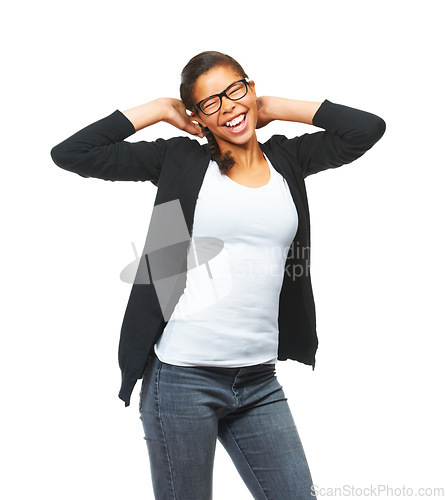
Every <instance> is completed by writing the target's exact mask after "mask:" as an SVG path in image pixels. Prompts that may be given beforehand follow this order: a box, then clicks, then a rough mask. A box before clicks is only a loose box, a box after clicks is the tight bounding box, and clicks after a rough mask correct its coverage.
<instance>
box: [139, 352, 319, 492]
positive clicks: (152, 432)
mask: <svg viewBox="0 0 445 500" xmlns="http://www.w3.org/2000/svg"><path fill="white" fill-rule="evenodd" d="M139 412H140V418H141V420H142V425H143V428H144V439H145V440H146V444H147V448H148V454H149V461H150V470H151V476H152V482H153V490H154V493H155V498H156V500H173V499H175V500H210V499H211V498H212V477H213V463H214V455H215V447H216V440H217V439H218V440H219V441H220V442H221V444H222V445H223V446H224V448H225V449H226V450H227V452H228V453H229V455H230V457H231V459H232V461H233V463H234V464H235V466H236V468H237V470H238V472H239V474H240V475H241V477H242V479H243V481H244V482H245V484H246V486H247V487H248V489H249V490H250V492H251V494H252V496H253V498H255V499H267V500H272V499H273V500H309V499H310V500H313V499H315V498H316V497H315V496H314V494H313V492H312V490H311V486H312V478H311V474H310V471H309V467H308V464H307V461H306V457H305V454H304V451H303V447H302V444H301V441H300V438H299V435H298V432H297V428H296V426H295V423H294V420H293V418H292V414H291V412H290V409H289V406H288V403H287V398H286V397H285V395H284V392H283V388H282V386H281V385H280V384H279V382H278V380H277V378H276V373H275V365H273V364H259V365H255V366H246V367H240V368H225V367H224V368H223V367H196V366H192V367H185V366H176V365H171V364H168V363H163V362H162V361H161V360H160V359H159V358H158V357H157V356H156V355H153V358H152V359H151V360H150V361H149V363H148V364H147V368H146V370H145V373H144V377H143V379H142V386H141V391H140V395H139ZM228 480H230V478H228Z"/></svg>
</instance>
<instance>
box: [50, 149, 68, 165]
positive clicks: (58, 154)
mask: <svg viewBox="0 0 445 500" xmlns="http://www.w3.org/2000/svg"><path fill="white" fill-rule="evenodd" d="M50 154H51V158H52V160H53V162H54V163H55V164H56V165H57V166H58V167H60V168H64V169H66V163H67V161H66V155H65V154H64V150H63V148H62V145H61V144H57V146H54V147H53V148H52V149H51V152H50Z"/></svg>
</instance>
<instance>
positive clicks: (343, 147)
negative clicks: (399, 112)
mask: <svg viewBox="0 0 445 500" xmlns="http://www.w3.org/2000/svg"><path fill="white" fill-rule="evenodd" d="M257 102H258V108H259V112H258V123H257V128H260V127H263V126H264V125H267V123H269V122H271V121H272V120H284V121H293V122H301V123H307V124H309V125H315V126H316V127H320V128H323V129H324V131H322V132H314V133H308V134H303V135H302V136H299V137H295V138H293V139H286V141H284V139H285V137H284V136H281V137H282V140H283V142H282V145H283V146H285V147H286V148H288V149H289V151H290V152H291V153H292V154H295V156H296V160H297V162H298V164H299V165H301V167H302V172H303V176H304V177H307V176H308V175H311V174H315V173H317V172H320V171H322V170H326V169H328V168H337V167H340V166H341V165H345V164H347V163H351V162H352V161H354V160H356V159H357V158H359V157H360V156H362V155H363V154H364V153H365V152H366V151H368V150H369V149H370V148H371V147H372V146H373V145H374V144H375V143H376V142H377V141H378V140H379V139H380V138H381V137H382V136H383V134H384V133H385V130H386V123H385V121H384V120H383V119H382V118H380V117H379V116H377V115H375V114H372V113H369V112H367V111H362V110H359V109H355V108H351V107H349V106H344V105H342V104H335V103H333V102H331V101H328V100H327V99H325V100H324V101H323V102H321V103H320V102H311V101H297V100H291V99H284V98H281V97H260V98H258V101H257Z"/></svg>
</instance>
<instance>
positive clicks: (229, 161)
mask: <svg viewBox="0 0 445 500" xmlns="http://www.w3.org/2000/svg"><path fill="white" fill-rule="evenodd" d="M217 67H223V68H232V69H234V70H235V71H236V72H237V73H239V75H240V76H241V78H248V76H247V74H246V72H245V71H244V70H243V68H242V67H241V65H240V64H239V63H238V62H237V61H235V59H233V58H232V57H230V56H228V55H227V54H223V53H222V52H217V51H214V50H208V51H206V52H201V53H200V54H198V55H196V56H195V57H193V58H192V59H190V61H189V62H188V63H187V64H186V65H185V67H184V69H183V70H182V73H181V85H180V88H179V92H180V95H181V100H182V102H183V103H184V106H185V107H186V108H187V109H188V110H190V111H193V112H194V113H198V109H197V108H196V106H195V100H194V95H193V90H194V88H195V83H196V80H198V78H199V77H200V76H201V75H204V74H205V73H207V72H209V71H210V70H211V69H213V68H217ZM202 132H203V134H204V135H205V137H206V139H207V142H208V143H209V149H210V154H211V158H212V160H215V161H216V163H217V164H218V166H219V170H220V172H221V174H225V173H227V172H228V171H229V170H230V169H231V168H232V167H233V165H234V164H235V160H234V158H233V156H232V155H231V152H230V151H226V152H225V153H224V155H223V156H222V157H221V151H220V150H219V146H218V143H217V142H216V139H215V136H214V135H213V134H212V132H210V130H209V129H208V127H202Z"/></svg>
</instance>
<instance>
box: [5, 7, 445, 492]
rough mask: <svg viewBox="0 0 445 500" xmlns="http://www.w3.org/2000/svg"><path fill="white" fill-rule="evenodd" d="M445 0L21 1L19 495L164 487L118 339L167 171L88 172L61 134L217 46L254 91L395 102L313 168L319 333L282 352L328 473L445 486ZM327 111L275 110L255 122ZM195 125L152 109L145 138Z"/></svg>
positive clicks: (11, 379) (314, 453) (9, 424)
mask: <svg viewBox="0 0 445 500" xmlns="http://www.w3.org/2000/svg"><path fill="white" fill-rule="evenodd" d="M440 4H441V2H439V1H437V2H434V1H430V0H424V1H423V2H411V1H403V2H402V1H400V2H399V1H392V2H391V1H390V0H387V1H385V2H384V1H373V2H357V1H355V2H354V1H336V2H332V1H330V2H329V1H314V2H311V1H309V0H307V1H305V2H299V1H281V2H280V1H275V2H271V3H261V2H259V3H253V2H251V1H245V2H241V1H240V2H235V3H233V2H217V3H216V2H215V3H210V2H183V3H181V4H179V3H176V2H168V1H164V2H148V1H145V2H143V1H131V0H130V1H127V2H125V3H124V2H121V1H119V2H118V1H115V0H107V1H102V0H101V1H96V0H88V1H85V0H77V1H76V2H72V3H68V2H56V1H42V2H30V1H28V2H26V1H25V2H17V3H15V4H12V3H10V6H9V7H8V8H7V10H6V11H4V12H3V13H4V17H3V23H2V24H3V26H2V33H1V35H0V36H1V38H2V40H1V42H2V49H3V50H2V52H3V55H2V61H3V64H2V67H3V77H2V80H1V85H2V92H1V96H2V105H1V108H2V120H1V127H2V135H1V137H2V139H3V141H2V151H1V156H2V183H1V204H2V206H1V213H2V233H3V238H2V241H3V243H2V259H1V267H2V272H1V276H2V280H1V284H2V306H3V307H2V310H3V312H2V320H3V327H2V333H1V346H0V347H1V351H0V353H1V354H0V356H1V357H0V370H1V374H0V380H1V393H0V396H1V401H2V408H3V409H2V413H1V416H2V425H1V426H0V432H1V435H0V439H1V454H2V455H4V458H5V459H6V460H7V463H6V464H5V462H4V465H3V470H2V481H1V486H0V488H1V489H2V490H3V489H5V490H6V491H7V493H6V494H5V493H4V492H0V493H1V494H2V498H7V499H8V500H13V499H14V500H15V499H20V500H21V499H25V498H45V499H46V500H54V499H58V500H59V499H64V500H72V499H73V500H74V499H76V500H78V499H84V500H90V499H97V498H100V499H102V498H107V499H109V500H112V499H121V498H126V499H130V498H146V499H149V498H153V497H152V489H151V480H150V475H149V462H148V455H147V450H146V447H145V442H144V440H143V431H142V425H141V423H140V421H139V416H138V413H137V409H138V408H137V406H138V405H137V400H138V393H139V387H140V381H139V382H138V384H137V385H136V387H135V390H134V392H133V396H132V404H131V406H130V407H128V408H125V407H124V403H123V402H122V401H121V400H120V399H118V397H117V392H118V389H119V387H120V370H119V367H118V363H117V347H118V340H119V333H120V325H121V321H122V318H123V314H124V311H125V307H126V304H127V300H128V296H129V293H130V285H129V284H126V283H123V282H122V281H120V280H119V273H120V271H121V269H122V268H123V267H124V266H126V265H127V264H128V263H129V262H130V261H131V260H132V259H133V249H132V246H131V242H135V244H136V245H137V247H138V248H141V247H142V245H143V243H144V241H145V236H146V231H147V228H148V222H149V218H150V214H151V210H152V205H153V201H154V197H155V194H156V188H155V187H154V186H153V185H152V184H151V183H142V182H139V183H136V182H128V183H125V182H121V183H119V182H109V181H108V182H107V181H103V180H99V179H85V178H82V177H80V176H78V175H76V174H72V173H69V172H66V171H64V170H62V169H59V168H58V167H57V166H56V165H55V164H54V163H53V162H52V160H51V157H50V154H49V153H50V149H51V148H52V146H54V145H56V144H57V143H59V142H61V141H62V140H63V139H65V138H66V137H68V136H69V135H71V134H72V133H74V132H76V131H77V130H79V129H80V128H82V127H84V126H86V125H88V124H89V123H91V122H93V121H96V120H98V119H100V118H102V117H104V116H106V115H108V114H110V113H112V112H113V111H114V110H115V109H120V110H125V109H128V108H129V107H133V106H136V105H138V104H142V103H143V102H146V101H148V100H152V99H154V98H156V97H164V96H170V97H179V75H180V72H181V70H182V68H183V66H184V65H185V64H186V63H187V61H188V60H189V59H190V58H191V57H192V56H194V55H195V54H197V53H199V52H201V51H203V50H220V51H223V52H226V53H228V54H230V55H232V56H233V57H235V58H236V59H237V60H239V61H240V62H241V64H242V65H243V66H244V69H245V70H246V72H247V74H248V75H249V77H250V78H251V79H253V80H255V82H256V90H257V93H258V95H278V96H283V97H288V98H294V99H302V100H313V101H322V100H324V99H329V100H331V101H333V102H336V103H340V104H346V105H349V106H352V107H356V108H359V109H363V110H366V111H370V112H373V113H375V114H377V115H379V116H381V117H382V118H384V119H385V121H386V124H387V131H386V134H385V135H384V137H383V138H382V140H381V141H380V142H379V143H377V145H376V146H375V147H374V148H373V149H371V150H370V151H369V152H368V153H366V154H365V156H363V157H362V158H360V159H359V160H357V161H356V162H354V163H353V164H351V165H346V166H344V167H341V168H340V169H336V170H331V171H327V172H322V173H320V174H318V175H316V176H313V177H309V178H308V179H307V189H308V196H309V204H310V209H311V223H312V225H311V228H312V268H311V269H312V277H313V288H314V294H315V299H316V307H317V326H318V336H319V341H320V345H319V351H318V353H317V364H316V368H315V371H313V372H312V370H311V368H310V367H308V366H305V365H301V364H300V363H297V362H294V361H286V362H279V363H278V366H277V373H278V378H279V380H280V382H281V384H282V385H283V387H284V390H285V392H286V395H287V397H288V400H289V404H290V406H291V409H292V412H293V415H294V418H295V421H296V424H297V427H298V430H299V432H300V436H301V439H302V441H303V445H304V447H305V450H306V455H307V458H308V461H309V464H310V467H311V472H312V476H313V480H314V483H315V484H316V485H317V486H318V488H334V487H342V486H345V485H346V486H347V485H349V486H354V487H355V488H360V487H367V486H370V485H388V486H389V487H392V488H401V487H403V486H405V487H411V488H417V487H425V488H426V487H439V486H441V487H445V481H444V476H443V470H444V468H443V466H444V444H445V442H444V430H443V422H444V420H445V419H444V417H445V415H444V402H443V401H444V397H443V380H444V372H445V370H444V362H443V358H444V345H445V342H444V333H445V331H444V321H443V312H442V306H443V280H444V272H443V271H444V266H443V255H444V245H443V215H444V206H443V189H444V183H443V181H444V175H443V168H444V160H443V158H444V157H443V149H442V148H443V130H442V123H441V122H442V116H443V113H444V105H443V90H444V83H445V82H444V78H443V68H442V67H443V44H444V40H443V37H441V35H440V33H441V31H442V24H443V23H442V21H441V19H442V10H441V5H440ZM316 130H318V129H316V128H315V127H311V126H308V125H302V124H295V123H293V124H292V123H273V124H271V125H269V126H268V127H266V128H264V129H261V130H259V131H258V138H259V140H260V141H264V140H267V138H268V137H269V136H270V135H272V134H273V133H282V134H285V135H287V136H288V137H292V136H295V135H300V134H302V133H305V132H312V131H316ZM178 133H180V132H179V131H177V130H176V129H174V128H173V127H171V126H169V125H167V124H157V125H155V126H153V127H150V129H145V130H143V131H140V132H138V133H137V134H136V135H135V136H132V137H131V138H129V140H131V141H134V140H144V139H145V140H154V139H156V138H157V137H164V138H168V137H172V136H174V135H177V134H178ZM215 460H216V461H215V473H214V498H215V499H217V500H219V499H221V500H223V499H227V498H234V499H240V500H242V499H248V498H251V496H250V494H249V492H248V490H247V489H246V487H245V486H244V483H243V482H242V480H241V479H240V477H239V476H238V473H237V472H236V469H235V468H234V466H233V465H232V462H231V461H230V459H229V458H228V456H227V455H226V452H225V451H224V449H223V448H222V447H221V446H220V444H219V443H218V448H217V453H216V459H215ZM382 495H383V494H382ZM393 496H394V497H396V494H394V495H393ZM319 498H321V495H319ZM399 498H400V496H399Z"/></svg>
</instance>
